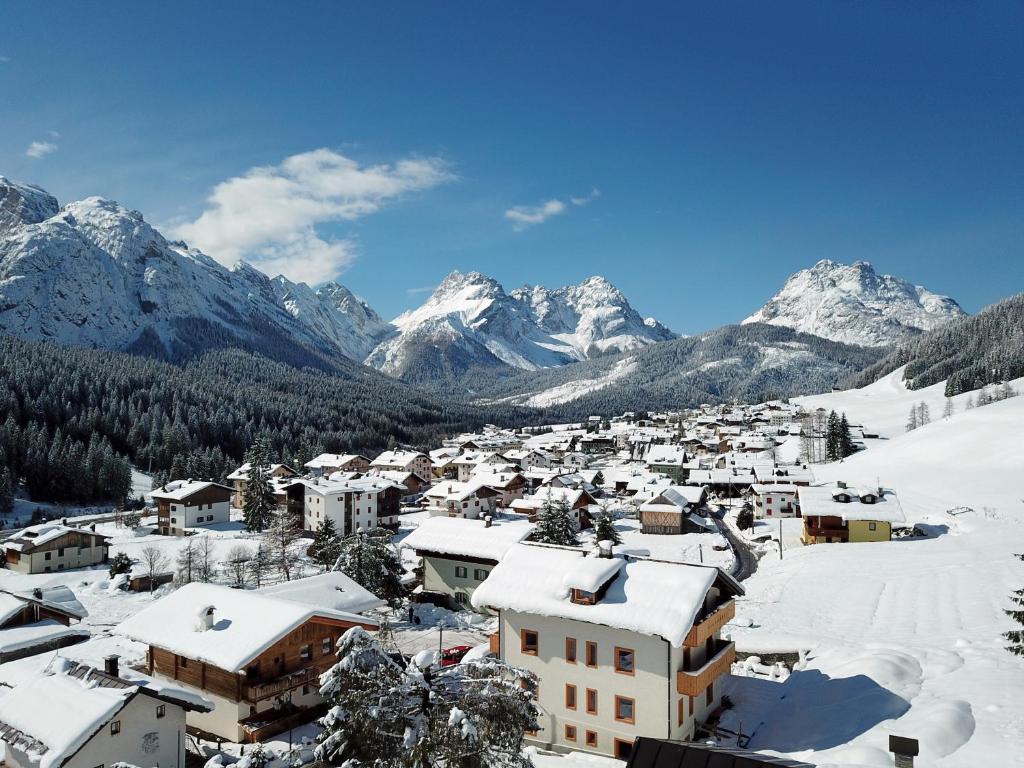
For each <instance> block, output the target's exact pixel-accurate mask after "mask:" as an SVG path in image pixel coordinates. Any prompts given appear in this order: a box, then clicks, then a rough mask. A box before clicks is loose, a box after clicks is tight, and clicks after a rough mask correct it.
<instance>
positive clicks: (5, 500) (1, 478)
mask: <svg viewBox="0 0 1024 768" xmlns="http://www.w3.org/2000/svg"><path fill="white" fill-rule="evenodd" d="M13 509H14V482H13V481H12V480H11V471H10V470H9V469H8V468H7V467H5V466H0V515H6V514H9V513H10V512H11V511H13Z"/></svg>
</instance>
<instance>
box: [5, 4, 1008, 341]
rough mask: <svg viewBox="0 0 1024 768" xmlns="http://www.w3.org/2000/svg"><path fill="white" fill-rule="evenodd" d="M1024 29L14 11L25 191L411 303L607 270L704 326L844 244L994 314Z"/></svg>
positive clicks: (555, 8) (918, 22) (237, 7)
mask: <svg viewBox="0 0 1024 768" xmlns="http://www.w3.org/2000/svg"><path fill="white" fill-rule="evenodd" d="M1022 28H1024V5H1021V4H1020V3H1017V2H1006V3H983V2H979V3H961V2H948V3H947V2H941V1H939V0H937V1H936V2H920V3H901V2H857V3H852V2H826V3H823V2H817V1H815V2H788V3H782V4H778V3H763V2H750V3H730V2H721V3H702V4H699V5H697V4H694V5H689V4H682V3H666V4H642V3H611V2H565V3H536V4H533V3H521V4H515V5H512V4H497V3H489V4H479V3H456V2H451V3H412V2H410V3H393V4H391V3H388V4H384V3H359V4H356V3H335V2H321V3H317V2H304V3H288V4H285V3H264V4H261V3H245V4H229V3H189V2H175V3H131V4H129V3H105V4H102V5H96V4H86V3H69V2H68V3H66V2H51V3H46V4H40V3H5V4H3V5H2V6H0V126H2V127H0V174H4V175H7V176H10V177H12V178H16V179H20V180H25V181H31V182H34V183H37V184H40V185H42V186H44V187H46V188H47V189H49V190H50V191H51V192H53V193H54V194H56V195H57V196H58V197H59V198H60V199H61V200H62V201H68V200H71V199H76V198H80V197H84V196H87V195H92V194H97V195H102V196H105V197H110V198H113V199H116V200H118V201H120V202H122V203H123V204H125V205H127V206H129V207H132V208H136V209H139V210H141V211H143V212H144V213H145V215H146V217H147V219H148V220H149V221H151V222H154V223H157V224H159V225H161V226H165V227H166V228H167V229H168V230H169V231H172V232H174V233H176V234H179V235H188V239H189V240H190V241H194V242H200V243H201V244H202V245H203V246H204V249H206V250H210V251H211V255H213V256H215V257H218V258H221V259H223V260H228V259H229V258H231V257H233V256H234V255H236V254H245V255H249V256H250V257H251V258H252V259H253V260H254V261H256V262H257V263H262V264H263V265H264V266H266V267H267V268H276V267H284V268H286V273H288V272H290V273H291V274H292V275H293V276H305V277H309V278H310V279H316V278H319V277H322V276H324V275H325V274H327V273H330V272H333V271H335V270H340V271H341V274H340V281H341V282H343V283H345V284H346V285H348V286H349V287H351V288H352V289H353V290H355V291H356V292H357V293H359V294H361V295H362V296H364V297H365V298H367V300H369V301H370V303H371V304H372V305H373V306H374V307H376V308H377V309H378V310H379V311H380V312H381V313H382V314H383V315H385V316H387V317H390V316H393V315H395V314H397V313H398V312H400V311H401V310H403V309H405V308H407V307H409V306H412V305H415V304H418V303H419V302H420V301H422V299H423V298H424V294H423V292H422V290H423V289H426V288H428V287H430V286H433V285H435V284H436V283H437V282H438V281H439V280H440V279H441V278H442V277H443V276H444V275H445V274H447V273H448V272H449V271H451V270H452V269H460V270H463V271H466V270H471V269H479V270H481V271H483V272H486V273H488V274H491V275H493V276H494V277H496V278H497V279H499V280H500V281H502V282H503V283H504V284H505V286H506V288H508V289H511V288H513V287H516V286H517V285H520V284H522V283H525V282H531V283H538V282H539V283H543V284H545V285H549V286H555V285H561V284H563V283H566V282H570V281H572V282H575V281H578V280H580V279H582V278H584V277H586V276H588V275H591V274H603V275H605V276H607V277H608V278H609V279H610V280H612V281H613V282H614V283H615V284H617V285H618V286H619V287H620V288H621V289H622V290H623V291H624V292H625V293H626V295H627V296H628V297H629V298H630V299H631V301H632V302H633V304H634V305H635V306H636V307H637V309H638V310H640V311H641V312H642V313H644V314H645V315H654V316H656V317H658V318H659V319H661V320H663V321H664V322H666V323H667V324H668V325H670V326H671V327H673V328H674V329H676V330H678V331H682V332H695V331H699V330H702V329H706V328H710V327H713V326H716V325H720V324H723V323H727V322H735V321H738V320H740V319H742V318H743V317H745V316H746V315H747V314H749V313H750V312H752V311H753V310H754V309H756V308H757V307H758V306H759V305H760V304H761V303H763V301H764V300H765V299H767V298H768V296H770V295H771V294H772V293H773V292H774V291H775V290H776V289H777V288H778V287H779V286H780V285H781V284H782V282H783V280H784V279H785V277H786V276H787V275H788V274H790V273H791V272H793V271H795V270H797V269H800V268H802V267H805V266H809V265H811V264H812V263H814V262H815V261H817V260H818V259H820V258H832V259H835V260H838V261H845V262H849V261H853V260H856V259H867V260H869V261H872V262H873V263H874V264H875V266H876V268H878V269H879V271H885V272H890V273H892V274H897V275H900V276H902V277H906V278H908V279H911V280H913V281H915V282H919V283H922V284H924V285H926V286H928V287H929V288H931V289H932V290H935V291H939V292H942V293H947V294H949V295H952V296H954V297H955V298H957V299H958V300H959V301H960V302H961V303H962V304H963V305H964V307H965V308H966V309H968V310H969V311H976V310H977V309H979V308H980V307H982V306H984V305H985V304H987V303H990V302H992V301H995V300H997V299H999V298H1002V297H1004V296H1006V295H1009V294H1011V293H1014V292H1018V291H1020V290H1022V288H1024V258H1022V253H1021V238H1022V235H1024V195H1022V192H1024V189H1022V178H1024V174H1022V170H1024V162H1022V161H1024V114H1022V110H1024V98H1022V94H1024V35H1022V34H1021V29H1022ZM317 150H323V151H322V152H317ZM289 158H291V160H289ZM253 169H262V170H257V171H253ZM218 185H219V186H218ZM282 190H284V191H282ZM215 192H216V194H217V200H216V201H211V195H213V194H215ZM282 195H283V197H281V196H282ZM574 199H575V203H574ZM235 213H238V214H240V215H239V216H237V217H236V216H234V215H233V214H235ZM211 246H213V247H211ZM214 250H216V251H217V252H213V251H214Z"/></svg>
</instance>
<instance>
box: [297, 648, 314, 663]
mask: <svg viewBox="0 0 1024 768" xmlns="http://www.w3.org/2000/svg"><path fill="white" fill-rule="evenodd" d="M299 656H301V657H302V660H303V661H309V660H310V659H312V658H313V646H311V645H304V646H302V648H301V649H300V650H299Z"/></svg>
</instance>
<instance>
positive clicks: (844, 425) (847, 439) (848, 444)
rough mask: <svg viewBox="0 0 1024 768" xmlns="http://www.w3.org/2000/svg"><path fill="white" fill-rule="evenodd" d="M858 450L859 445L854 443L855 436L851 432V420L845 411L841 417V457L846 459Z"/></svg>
mask: <svg viewBox="0 0 1024 768" xmlns="http://www.w3.org/2000/svg"><path fill="white" fill-rule="evenodd" d="M856 452H857V446H856V445H854V444H853V436H852V435H851V434H850V422H849V421H848V420H847V418H846V414H845V413H844V414H843V415H842V416H841V417H840V419H839V457H840V458H842V459H845V458H846V457H847V456H852V455H853V454H854V453H856Z"/></svg>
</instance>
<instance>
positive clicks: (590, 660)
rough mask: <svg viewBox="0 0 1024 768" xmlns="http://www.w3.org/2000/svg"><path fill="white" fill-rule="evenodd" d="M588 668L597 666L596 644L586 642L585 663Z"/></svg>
mask: <svg viewBox="0 0 1024 768" xmlns="http://www.w3.org/2000/svg"><path fill="white" fill-rule="evenodd" d="M586 664H587V666H588V667H596V666H597V643H593V642H591V641H589V640H588V641H587V662H586Z"/></svg>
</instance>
